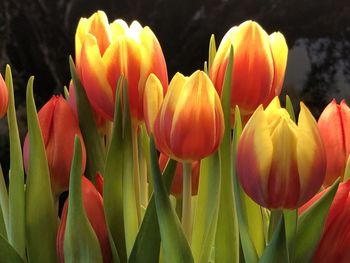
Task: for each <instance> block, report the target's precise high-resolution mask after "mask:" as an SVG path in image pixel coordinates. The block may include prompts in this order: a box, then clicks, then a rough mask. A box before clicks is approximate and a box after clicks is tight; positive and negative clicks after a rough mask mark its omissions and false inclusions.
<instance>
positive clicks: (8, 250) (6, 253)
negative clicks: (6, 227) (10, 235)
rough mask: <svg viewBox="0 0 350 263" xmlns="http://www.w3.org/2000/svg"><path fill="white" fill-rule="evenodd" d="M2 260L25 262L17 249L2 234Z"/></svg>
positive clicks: (0, 242) (3, 262)
mask: <svg viewBox="0 0 350 263" xmlns="http://www.w3.org/2000/svg"><path fill="white" fill-rule="evenodd" d="M0 251H1V254H0V261H1V262H2V263H24V262H25V261H24V260H23V259H22V258H21V256H20V255H19V254H18V253H17V251H16V250H15V249H14V248H13V247H12V246H11V245H10V244H9V243H8V242H7V241H6V238H4V237H3V236H2V235H0Z"/></svg>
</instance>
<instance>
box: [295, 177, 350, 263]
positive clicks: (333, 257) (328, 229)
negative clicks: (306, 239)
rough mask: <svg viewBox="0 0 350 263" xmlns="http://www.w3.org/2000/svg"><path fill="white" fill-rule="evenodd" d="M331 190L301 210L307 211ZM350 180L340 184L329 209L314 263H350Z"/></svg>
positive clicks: (300, 210) (319, 194) (300, 211)
mask: <svg viewBox="0 0 350 263" xmlns="http://www.w3.org/2000/svg"><path fill="white" fill-rule="evenodd" d="M328 189H329V188H327V189H325V190H323V191H322V192H320V193H318V194H317V195H315V196H314V197H313V198H312V199H311V200H310V201H309V202H307V203H306V204H305V205H303V206H302V207H301V208H300V209H299V214H301V213H303V212H304V211H306V210H307V209H308V208H309V207H310V206H311V205H312V204H314V203H315V202H316V201H317V200H319V199H320V198H321V197H322V196H323V195H324V194H325V193H326V191H328ZM349 222H350V180H348V181H347V182H344V183H340V184H339V187H338V190H337V193H336V195H335V197H334V200H333V202H332V204H331V207H330V209H329V212H328V215H327V219H326V224H325V227H324V229H323V234H322V237H321V241H320V242H319V244H318V247H317V249H316V252H315V253H314V257H313V260H312V262H314V263H323V262H324V263H328V262H337V263H346V262H350V227H349Z"/></svg>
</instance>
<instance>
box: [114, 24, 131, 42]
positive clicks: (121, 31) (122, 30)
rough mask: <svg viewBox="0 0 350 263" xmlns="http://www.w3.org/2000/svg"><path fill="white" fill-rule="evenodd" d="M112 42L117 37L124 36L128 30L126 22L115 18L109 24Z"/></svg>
mask: <svg viewBox="0 0 350 263" xmlns="http://www.w3.org/2000/svg"><path fill="white" fill-rule="evenodd" d="M109 27H110V29H111V34H112V42H115V41H116V40H117V39H118V38H119V37H124V36H125V35H126V33H127V31H128V30H129V27H128V24H127V23H126V22H125V21H124V20H121V19H117V20H115V21H113V23H111V24H110V26H109Z"/></svg>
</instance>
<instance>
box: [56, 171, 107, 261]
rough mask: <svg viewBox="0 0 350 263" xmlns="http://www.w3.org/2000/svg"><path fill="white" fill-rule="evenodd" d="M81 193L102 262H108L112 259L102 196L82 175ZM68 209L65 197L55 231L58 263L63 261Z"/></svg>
mask: <svg viewBox="0 0 350 263" xmlns="http://www.w3.org/2000/svg"><path fill="white" fill-rule="evenodd" d="M82 195H83V206H84V209H85V213H86V216H87V218H88V220H89V222H90V224H91V226H92V228H93V230H94V231H95V234H96V236H97V239H98V241H99V243H100V246H101V252H102V256H103V262H105V263H109V262H111V260H112V252H111V246H110V243H109V239H108V231H107V225H106V220H105V214H104V209H103V200H102V196H101V195H100V193H99V192H98V191H97V189H96V188H95V186H94V185H93V184H92V183H91V182H90V181H89V180H88V179H87V178H86V177H85V176H83V177H82ZM68 198H69V197H68ZM68 209H69V207H68V199H67V200H66V201H65V203H64V206H63V210H62V215H61V223H60V226H59V228H58V231H57V239H56V250H57V256H58V259H59V262H60V263H64V249H63V248H64V232H65V230H66V223H67V214H68Z"/></svg>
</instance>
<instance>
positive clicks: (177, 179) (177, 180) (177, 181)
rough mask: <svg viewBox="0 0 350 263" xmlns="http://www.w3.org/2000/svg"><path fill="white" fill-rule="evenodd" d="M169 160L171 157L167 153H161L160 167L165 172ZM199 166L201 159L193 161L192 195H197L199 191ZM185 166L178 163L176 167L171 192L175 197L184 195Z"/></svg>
mask: <svg viewBox="0 0 350 263" xmlns="http://www.w3.org/2000/svg"><path fill="white" fill-rule="evenodd" d="M168 160H169V157H168V156H166V155H165V154H163V153H161V154H160V156H159V167H160V170H161V171H162V172H163V171H164V169H165V166H166V164H167V162H168ZM199 167H200V161H195V162H193V163H192V173H191V180H192V181H191V186H192V191H191V194H192V195H197V193H198V184H199ZM182 169H183V166H182V164H181V163H177V164H176V169H175V176H174V179H173V183H172V185H171V194H172V195H173V196H175V197H181V196H182V188H183V182H182V180H183V173H182V172H183V170H182Z"/></svg>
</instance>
